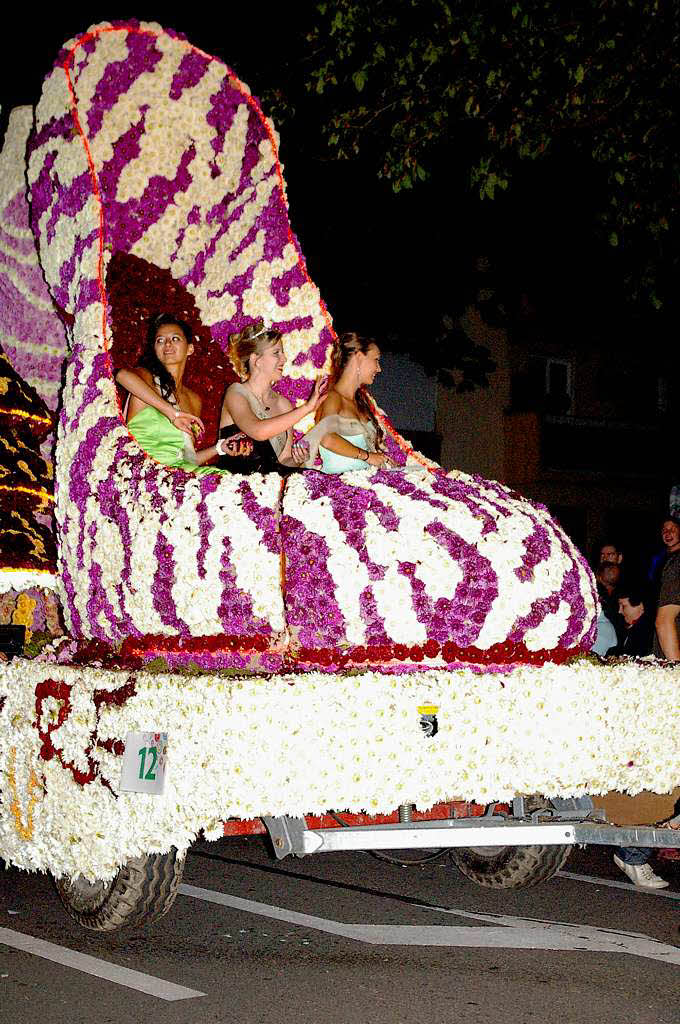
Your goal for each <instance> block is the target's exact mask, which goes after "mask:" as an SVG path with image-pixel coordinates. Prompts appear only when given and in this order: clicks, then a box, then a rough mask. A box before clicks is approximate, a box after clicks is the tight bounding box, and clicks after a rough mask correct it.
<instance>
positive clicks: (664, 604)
mask: <svg viewBox="0 0 680 1024" xmlns="http://www.w3.org/2000/svg"><path fill="white" fill-rule="evenodd" d="M661 539H662V540H663V542H664V546H665V548H666V555H667V557H666V561H665V563H664V566H663V569H662V570H661V589H660V591H659V602H658V607H657V612H656V622H655V625H656V635H655V637H654V652H653V653H654V654H655V655H656V657H657V658H666V660H667V661H680V619H679V618H678V616H679V615H680V519H678V518H676V517H675V516H668V517H667V518H666V519H664V521H663V523H662V525H661Z"/></svg>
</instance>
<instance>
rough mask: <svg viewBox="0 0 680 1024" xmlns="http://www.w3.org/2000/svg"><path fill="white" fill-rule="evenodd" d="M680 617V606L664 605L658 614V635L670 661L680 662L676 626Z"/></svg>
mask: <svg viewBox="0 0 680 1024" xmlns="http://www.w3.org/2000/svg"><path fill="white" fill-rule="evenodd" d="M678 615H680V605H677V604H663V605H661V607H660V608H659V610H658V612H657V613H656V635H657V636H658V638H659V644H660V646H661V650H662V651H663V655H664V658H668V660H669V661H680V641H679V640H678V631H677V628H676V625H675V620H676V619H677V617H678Z"/></svg>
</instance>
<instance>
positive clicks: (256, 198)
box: [0, 24, 680, 880]
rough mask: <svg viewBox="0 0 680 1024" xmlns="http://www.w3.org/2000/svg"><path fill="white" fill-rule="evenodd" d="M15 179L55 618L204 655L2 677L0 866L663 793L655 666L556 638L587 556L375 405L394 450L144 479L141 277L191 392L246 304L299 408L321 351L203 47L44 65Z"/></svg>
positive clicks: (672, 758)
mask: <svg viewBox="0 0 680 1024" xmlns="http://www.w3.org/2000/svg"><path fill="white" fill-rule="evenodd" d="M28 182H29V190H30V201H31V214H32V226H33V231H34V235H35V238H36V241H37V245H38V251H39V254H40V261H41V264H42V268H43V271H44V273H45V277H46V280H47V283H48V286H49V288H50V290H51V294H52V296H53V299H54V302H55V304H56V306H57V307H58V308H59V310H60V314H61V317H62V318H63V319H64V320H65V321H66V322H68V323H70V328H69V332H68V333H69V345H70V351H69V355H68V362H67V372H66V378H65V385H64V389H63V393H62V405H61V418H60V423H59V435H58V442H57V456H56V518H57V523H58V548H59V586H60V589H61V598H62V603H63V610H64V617H65V624H66V626H67V629H68V631H69V633H70V635H71V637H73V638H75V640H80V641H86V640H94V641H106V642H108V643H110V644H116V643H119V642H120V643H122V645H123V655H126V656H128V657H130V658H132V659H133V660H134V659H137V662H136V663H137V664H139V662H140V661H141V662H143V661H144V659H145V658H151V657H154V656H155V655H157V654H159V653H161V654H162V655H163V656H164V658H165V660H166V663H167V664H169V665H170V666H171V667H172V666H173V665H174V664H178V663H181V662H183V661H184V662H186V661H188V660H191V661H193V662H196V663H197V664H199V665H200V666H202V667H203V668H204V669H205V672H204V674H203V675H201V676H198V677H197V676H186V675H179V674H175V675H172V674H165V675H154V674H152V673H150V672H149V673H147V672H136V671H132V670H126V669H125V667H124V666H123V667H122V668H118V669H113V668H109V667H98V666H97V665H96V664H93V663H92V662H91V663H90V664H88V665H83V664H82V657H81V656H80V655H79V660H80V664H78V663H76V664H74V665H69V664H64V663H63V661H64V658H63V656H61V655H60V656H59V657H57V656H56V655H55V657H54V658H53V659H52V661H55V660H59V661H61V662H62V663H60V664H54V663H50V662H49V661H43V662H42V663H38V662H32V663H31V665H30V670H29V669H27V667H26V663H24V662H20V661H19V660H15V661H14V662H13V663H12V665H10V666H9V667H7V668H5V669H4V670H3V672H2V673H1V674H0V687H1V688H0V734H1V735H2V738H3V743H2V745H1V746H0V785H2V786H3V792H2V806H3V808H5V811H6V810H7V809H9V811H10V813H5V812H3V814H2V815H1V816H0V855H2V856H3V857H4V858H5V859H6V860H7V861H9V862H13V863H15V864H18V865H21V866H23V867H27V868H33V869H36V868H38V869H48V870H50V871H52V872H53V873H54V874H55V875H57V876H75V875H79V874H82V875H84V876H85V877H87V878H91V879H100V880H101V879H106V878H111V877H112V876H113V875H115V873H116V871H117V870H118V868H119V866H120V865H121V864H123V863H125V862H126V861H128V860H129V859H130V858H134V857H138V856H141V855H145V854H147V853H149V852H150V851H159V852H160V853H165V852H166V851H168V850H170V849H171V848H172V847H175V848H177V849H179V850H184V849H186V847H187V846H188V845H189V844H190V843H191V841H192V839H193V838H194V837H195V835H196V834H197V832H198V831H199V830H203V831H204V833H205V834H206V835H208V836H211V835H218V834H220V832H221V828H222V825H221V822H223V821H224V820H225V819H226V818H228V817H230V816H233V817H237V818H253V817H255V816H259V815H283V814H288V815H295V814H297V815H302V814H304V813H305V812H322V811H325V810H326V809H328V808H345V809H348V810H352V811H361V810H364V811H369V812H371V813H377V812H390V811H392V810H393V809H394V808H395V807H397V806H398V805H400V804H401V803H403V802H404V801H405V800H408V801H411V802H414V803H417V804H418V806H419V807H422V808H426V807H430V806H432V805H433V804H434V803H436V802H437V801H441V800H445V799H447V798H451V797H458V798H461V799H465V800H477V801H479V802H481V803H488V802H490V801H493V800H495V799H508V798H511V797H513V796H514V795H515V794H518V793H519V794H521V793H545V794H550V795H554V796H556V797H559V796H563V797H572V796H574V795H578V794H584V793H603V792H606V791H608V790H621V791H626V790H627V791H630V792H638V791H639V790H641V789H643V788H645V787H646V788H649V789H652V790H656V791H657V792H666V791H668V790H670V789H672V787H673V785H675V784H677V782H678V771H677V765H678V763H679V761H680V750H679V744H680V728H678V708H677V697H676V694H677V686H676V683H675V681H674V679H673V677H672V673H673V670H672V669H670V668H664V667H663V666H661V665H656V664H655V665H654V666H651V667H648V668H647V669H646V670H645V669H644V668H643V667H641V666H640V665H637V664H635V663H632V662H630V663H628V664H625V665H624V664H619V665H617V666H610V667H608V668H605V667H604V666H602V665H601V664H598V663H596V662H595V661H593V660H591V659H588V658H587V657H579V655H580V654H582V653H583V652H585V651H587V650H588V649H589V647H590V645H591V643H592V638H593V631H594V620H595V615H596V597H595V590H594V586H593V580H592V575H591V573H590V571H589V569H588V567H587V565H586V564H585V562H584V560H583V558H582V557H581V555H580V554H579V553H578V551H577V550H576V549H575V547H574V546H573V545H572V544H571V542H570V541H569V539H568V538H567V537H566V536H565V534H564V533H563V532H562V530H561V529H560V527H559V526H558V525H557V524H556V523H555V522H554V520H552V518H551V517H550V515H549V513H548V512H547V510H546V509H545V508H543V507H542V506H538V505H535V504H532V503H531V502H528V501H526V500H524V499H522V498H521V497H520V496H519V495H517V494H515V493H513V492H511V491H509V490H508V489H507V488H506V487H504V486H502V485H500V484H498V483H495V482H493V481H487V480H483V479H480V478H473V477H470V476H467V475H465V474H462V473H456V472H453V473H445V472H444V471H443V470H442V469H440V468H439V467H437V466H434V465H432V464H430V463H428V462H427V460H426V459H424V458H422V457H421V456H419V455H418V454H417V453H415V452H413V451H412V450H411V449H410V448H409V446H408V445H407V443H406V442H405V441H404V440H403V439H402V438H400V437H399V436H398V434H397V433H396V432H395V431H394V430H393V428H392V427H391V425H390V424H389V423H388V422H387V421H386V420H384V426H385V429H386V432H387V437H388V444H389V450H390V453H391V454H392V455H393V456H394V458H395V460H396V461H397V462H398V463H399V464H400V468H399V469H398V470H395V471H387V470H385V471H382V470H374V471H365V472H358V473H348V474H345V475H343V476H342V477H328V476H324V475H323V474H321V473H318V472H314V471H309V472H305V473H299V474H295V475H293V476H292V477H290V478H289V479H287V480H286V481H285V483H283V484H282V482H281V479H280V478H279V477H278V476H260V475H254V476H250V477H241V476H239V475H228V474H226V475H221V474H209V475H204V476H197V475H192V474H188V473H185V472H184V471H182V470H172V469H168V468H167V467H165V466H162V465H160V464H158V463H157V462H155V461H154V460H153V459H151V458H150V457H149V456H148V455H146V454H145V452H143V451H142V450H141V449H140V448H139V446H138V444H137V443H136V441H135V440H134V439H133V438H132V437H131V435H130V434H129V433H128V430H127V428H126V426H125V423H124V421H123V418H122V416H121V410H120V405H119V400H118V396H117V393H116V387H115V384H114V379H113V370H114V365H115V364H116V360H117V359H118V356H117V354H116V353H117V351H119V350H120V349H121V347H122V348H123V349H125V346H126V345H127V344H128V341H126V340H125V339H128V340H129V336H130V331H131V329H132V328H134V330H135V331H136V330H139V332H140V333H141V331H142V330H143V327H142V325H141V323H140V318H139V308H140V304H141V305H143V301H142V299H141V298H140V299H139V300H137V299H135V298H134V295H135V294H138V293H140V294H141V293H143V292H144V290H145V289H144V287H143V286H142V287H140V286H139V281H142V282H144V281H146V282H153V288H154V289H155V292H154V295H153V301H154V303H155V307H156V308H157V309H158V308H163V306H164V305H168V304H170V305H171V307H172V309H173V311H174V312H177V308H178V306H177V305H175V303H177V302H180V304H181V308H182V311H183V312H185V315H188V316H189V317H190V318H191V319H192V324H193V325H194V326H195V329H196V332H197V334H198V337H199V339H200V345H199V346H198V348H200V349H202V350H203V353H204V356H205V353H208V354H209V359H207V360H205V363H204V365H205V367H206V369H205V371H204V375H203V379H197V380H195V381H194V382H193V386H194V387H197V388H198V389H199V390H200V389H201V387H203V389H204V391H206V393H207V392H208V391H209V390H210V387H211V386H213V389H214V381H213V380H212V378H213V377H214V376H215V374H214V373H213V372H212V370H211V364H212V366H213V367H214V368H217V367H219V369H220V373H222V374H223V372H224V367H225V365H226V360H225V358H224V350H225V348H226V344H227V339H228V337H229V335H230V334H231V333H232V332H234V331H237V330H239V329H241V328H242V327H243V326H244V325H246V324H248V323H250V322H252V321H254V320H255V319H257V318H259V317H263V318H264V319H265V321H266V322H267V323H268V324H271V325H275V326H276V327H278V328H279V329H280V330H281V331H282V332H283V334H284V344H285V351H286V356H287V370H286V376H285V377H284V379H283V381H282V382H281V385H280V388H281V390H282V391H283V392H284V393H285V394H286V395H287V396H288V397H289V398H290V399H291V400H292V401H298V400H300V399H301V398H303V397H305V396H307V395H308V393H309V391H310V389H311V386H312V380H313V378H314V377H315V376H316V375H317V374H318V373H320V372H322V371H323V370H324V368H326V367H327V366H328V359H329V352H330V347H331V344H332V341H333V330H332V326H331V321H330V318H329V316H328V314H327V312H326V310H325V307H324V305H323V303H322V301H321V299H320V297H319V294H318V291H317V289H316V288H315V286H314V285H313V283H312V282H311V281H310V279H309V277H308V275H307V271H306V268H305V264H304V261H303V259H302V255H301V253H300V250H299V248H298V245H297V241H296V239H295V236H294V235H293V233H292V231H291V228H290V225H289V221H288V210H287V204H286V197H285V190H284V183H283V178H282V173H281V167H280V164H279V162H278V158H277V149H276V135H275V133H274V129H273V127H272V125H271V123H270V122H269V121H267V119H266V118H265V117H264V115H263V114H262V112H261V110H260V108H259V106H258V104H257V102H256V100H255V99H254V98H253V97H252V96H251V95H250V93H249V91H248V89H247V87H246V86H245V85H244V84H243V83H242V82H240V81H239V80H238V79H237V78H236V77H235V76H234V75H233V74H232V72H231V71H230V70H229V69H228V68H227V67H226V66H225V65H224V64H223V63H221V62H220V61H218V60H216V59H214V58H212V57H210V56H208V55H206V54H204V53H202V52H200V51H198V50H196V49H195V48H194V47H192V46H191V45H190V44H189V43H188V42H186V41H185V40H184V39H183V38H181V37H178V36H177V35H174V34H173V33H171V32H167V31H165V30H163V29H161V28H160V27H159V26H157V25H147V24H120V25H116V24H114V25H101V26H97V27H96V28H93V29H91V30H90V31H89V32H88V33H86V34H85V35H84V36H82V37H80V38H78V39H76V40H75V41H72V42H71V43H69V44H67V46H66V47H65V48H64V50H63V51H62V53H61V54H60V55H59V58H58V61H57V63H56V64H55V67H54V69H53V71H52V73H51V74H50V75H49V76H48V78H47V80H46V82H45V86H44V90H43V93H42V97H41V99H40V102H39V104H38V107H37V108H36V112H35V125H34V130H33V134H32V136H31V139H30V142H29V146H28ZM135 282H137V283H136V284H135ZM150 289H151V285H149V287H148V288H147V289H146V290H147V291H149V290H150ZM126 295H128V296H129V297H128V298H126ZM144 301H146V302H147V303H148V301H149V296H148V295H146V297H145V299H144ZM126 303H127V305H126ZM135 303H137V305H135ZM199 376H200V375H199ZM219 397H220V395H219V393H218V394H217V399H219ZM307 425H311V424H304V423H303V424H302V426H303V427H305V426H307ZM76 646H77V645H76ZM65 649H67V648H63V647H62V649H61V650H62V651H63V650H65ZM224 668H226V669H229V670H231V675H225V674H218V673H217V671H213V672H211V669H214V670H217V669H224ZM234 670H237V673H235V672H234ZM652 676H653V689H654V703H655V706H654V708H653V709H652V708H651V707H650V706H649V703H648V702H647V701H646V699H645V693H646V692H648V690H649V686H650V682H651V679H652ZM427 704H432V705H434V706H435V707H437V708H438V709H439V712H438V715H439V717H438V724H439V731H438V734H437V735H436V737H432V738H430V739H429V740H428V739H426V738H424V737H423V734H422V732H421V729H420V725H419V717H420V711H419V708H420V707H422V706H423V705H427ZM142 729H156V730H163V731H167V732H168V734H169V751H170V753H169V757H170V760H169V765H170V770H169V772H168V775H167V778H166V788H165V792H164V794H163V796H150V795H147V794H144V793H132V792H121V791H120V788H119V782H120V771H121V752H122V750H123V747H124V742H125V737H126V736H127V735H129V734H130V733H131V732H134V731H135V730H142ZM263 751H264V752H265V755H266V756H263ZM267 752H268V753H267ZM173 764H175V765H177V764H181V765H182V770H181V772H180V771H173V770H172V765H173ZM310 769H311V770H310Z"/></svg>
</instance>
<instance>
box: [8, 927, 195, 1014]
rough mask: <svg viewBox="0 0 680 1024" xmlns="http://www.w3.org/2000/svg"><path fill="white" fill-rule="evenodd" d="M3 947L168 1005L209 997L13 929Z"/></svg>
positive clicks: (10, 930) (191, 989)
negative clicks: (111, 983) (199, 997)
mask: <svg viewBox="0 0 680 1024" xmlns="http://www.w3.org/2000/svg"><path fill="white" fill-rule="evenodd" d="M0 943H1V944H2V945H4V946H11V947H12V948H13V949H18V950H20V951H21V952H22V953H32V954H33V956H39V957H42V959H43V960H51V961H52V962H53V963H55V964H62V965H63V966H64V967H72V968H73V969H74V970H76V971H83V972H84V973H85V974H91V975H93V976H94V977H95V978H102V979H103V980H104V981H112V982H114V984H116V985H124V986H125V987H126V988H133V989H136V990H137V992H144V993H146V995H149V996H156V998H157V999H165V1000H167V1001H168V1002H174V1001H175V1000H177V999H195V998H196V997H197V996H204V995H205V992H198V991H196V989H193V988H185V987H184V986H183V985H175V984H174V983H173V982H172V981H163V979H162V978H155V977H154V976H153V975H151V974H142V972H141V971H133V970H131V969H130V968H129V967H119V966H118V965H117V964H111V963H109V962H108V961H107V960H98V959H97V957H94V956H88V954H87V953H78V952H76V950H74V949H67V948H66V947H65V946H57V945H55V944H54V943H53V942H45V940H44V939H36V938H35V937H34V936H33V935H26V934H25V933H24V932H15V931H12V929H11V928H0Z"/></svg>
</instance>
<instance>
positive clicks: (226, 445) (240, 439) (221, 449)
mask: <svg viewBox="0 0 680 1024" xmlns="http://www.w3.org/2000/svg"><path fill="white" fill-rule="evenodd" d="M215 448H216V449H217V454H218V455H231V456H233V457H234V458H238V457H239V456H243V455H251V454H252V451H253V442H252V440H251V438H249V437H248V435H247V434H243V433H241V434H233V435H232V437H230V438H225V437H222V438H220V440H219V441H218V442H217V444H216V445H215Z"/></svg>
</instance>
